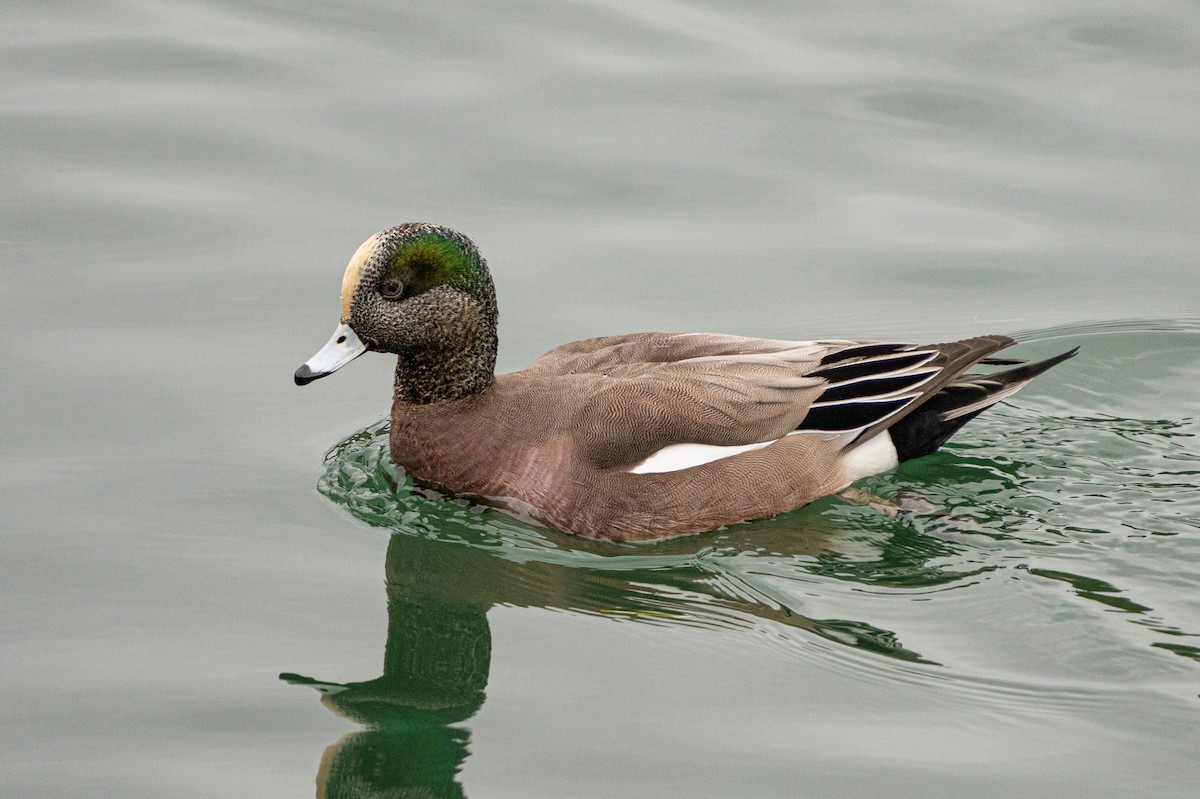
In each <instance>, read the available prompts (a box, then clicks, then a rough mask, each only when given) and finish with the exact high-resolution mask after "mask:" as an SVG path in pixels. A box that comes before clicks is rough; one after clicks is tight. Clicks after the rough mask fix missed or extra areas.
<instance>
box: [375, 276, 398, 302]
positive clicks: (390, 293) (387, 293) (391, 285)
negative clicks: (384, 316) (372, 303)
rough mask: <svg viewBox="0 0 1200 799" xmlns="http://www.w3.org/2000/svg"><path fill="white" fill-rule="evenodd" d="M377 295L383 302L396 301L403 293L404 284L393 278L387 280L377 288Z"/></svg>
mask: <svg viewBox="0 0 1200 799" xmlns="http://www.w3.org/2000/svg"><path fill="white" fill-rule="evenodd" d="M379 293H380V294H381V295H382V296H383V298H384V299H385V300H398V299H400V295H401V294H403V293H404V284H403V283H401V282H400V281H399V280H396V279H395V278H389V279H387V280H385V281H383V285H382V286H380V287H379Z"/></svg>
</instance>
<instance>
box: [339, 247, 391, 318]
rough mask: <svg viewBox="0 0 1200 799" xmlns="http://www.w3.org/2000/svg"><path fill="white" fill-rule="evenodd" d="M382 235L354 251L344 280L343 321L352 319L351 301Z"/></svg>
mask: <svg viewBox="0 0 1200 799" xmlns="http://www.w3.org/2000/svg"><path fill="white" fill-rule="evenodd" d="M381 236H382V234H381V233H376V234H375V235H374V236H372V237H371V238H369V239H367V240H366V241H364V242H363V243H362V244H360V245H359V247H358V249H357V250H355V251H354V255H352V256H351V257H350V263H348V264H347V265H346V274H345V276H344V277H343V278H342V321H343V322H346V321H349V319H350V300H351V299H352V298H353V297H354V290H355V289H356V288H358V281H359V280H360V279H361V278H362V270H363V265H364V264H366V262H367V259H368V258H370V257H371V254H372V253H374V252H375V246H376V245H377V244H379V239H380V237H381Z"/></svg>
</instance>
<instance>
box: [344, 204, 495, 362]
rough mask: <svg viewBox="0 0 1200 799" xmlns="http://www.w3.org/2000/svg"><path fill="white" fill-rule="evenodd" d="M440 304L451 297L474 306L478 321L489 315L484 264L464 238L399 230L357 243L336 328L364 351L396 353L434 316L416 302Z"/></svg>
mask: <svg viewBox="0 0 1200 799" xmlns="http://www.w3.org/2000/svg"><path fill="white" fill-rule="evenodd" d="M435 290H436V293H437V296H438V297H439V298H442V300H443V303H442V304H453V300H452V297H453V295H455V294H458V295H463V299H467V300H474V301H475V302H477V303H479V305H480V311H481V312H482V313H483V315H484V316H489V315H490V316H493V317H494V315H495V312H496V311H495V302H496V301H495V296H494V293H493V291H492V285H491V277H490V276H489V275H488V271H487V264H486V263H485V262H484V260H483V258H482V257H481V256H480V255H479V251H478V250H477V249H476V248H475V245H474V244H473V243H472V242H471V240H470V239H468V238H467V237H466V236H463V235H462V234H461V233H457V232H455V231H453V230H450V229H448V228H444V227H437V226H435V225H427V224H420V223H417V224H408V225H400V226H397V227H394V228H390V229H388V230H384V231H381V232H379V233H376V234H375V235H374V236H372V237H371V238H369V239H367V240H366V241H365V242H363V244H362V246H361V247H359V248H358V250H357V251H356V252H355V253H354V256H353V257H352V258H351V259H350V263H349V264H348V265H347V267H346V274H345V277H344V278H343V280H342V322H343V323H345V324H348V325H349V326H350V327H351V328H353V330H354V332H355V333H357V334H358V336H359V337H360V338H362V340H363V341H364V342H366V343H367V345H368V347H370V348H371V349H374V350H379V351H383V352H401V351H403V350H404V349H405V348H406V345H407V344H410V343H412V341H411V336H409V335H406V334H407V333H416V332H418V331H419V330H420V329H422V328H425V327H427V322H429V321H433V320H428V319H417V318H415V317H414V314H416V313H418V312H419V313H421V314H422V315H424V316H428V315H429V314H430V313H431V312H436V310H437V309H436V308H431V307H430V306H431V303H430V302H421V303H414V302H412V301H413V300H415V299H416V298H419V297H422V296H423V295H425V294H427V293H429V292H434V291H435Z"/></svg>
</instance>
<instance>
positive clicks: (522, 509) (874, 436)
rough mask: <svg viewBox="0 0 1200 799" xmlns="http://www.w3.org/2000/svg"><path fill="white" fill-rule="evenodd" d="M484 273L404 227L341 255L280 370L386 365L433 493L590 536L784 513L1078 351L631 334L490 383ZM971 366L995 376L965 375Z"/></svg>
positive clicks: (884, 463) (455, 238)
mask: <svg viewBox="0 0 1200 799" xmlns="http://www.w3.org/2000/svg"><path fill="white" fill-rule="evenodd" d="M497 318H498V310H497V305H496V294H495V289H494V286H493V283H492V277H491V273H490V271H489V269H488V265H487V262H486V261H485V260H484V258H483V256H482V255H481V254H480V252H479V249H478V248H477V247H476V246H475V244H474V242H472V241H471V240H470V239H469V238H467V237H466V236H464V235H463V234H461V233H459V232H457V231H455V230H451V229H450V228H447V227H443V226H439V225H434V224H428V223H408V224H402V225H398V226H396V227H392V228H388V229H387V230H383V231H380V232H379V233H376V234H375V235H373V236H371V237H370V238H369V239H367V240H366V241H365V242H363V244H362V245H361V246H360V247H359V248H358V249H357V250H356V251H355V253H354V255H353V256H352V257H351V258H350V262H349V264H348V265H347V266H346V270H345V273H344V275H343V278H342V289H341V318H340V322H339V324H338V325H337V328H336V329H335V330H334V333H333V335H332V337H331V338H330V339H329V341H328V343H326V344H325V346H324V347H322V348H321V349H320V350H319V351H318V352H317V353H316V355H314V356H313V357H312V358H310V359H309V360H308V361H306V362H305V363H304V364H303V365H301V366H300V368H299V369H297V370H296V373H295V382H296V384H297V385H306V384H308V383H311V382H312V381H314V380H317V379H318V378H322V377H326V376H328V375H330V374H333V373H334V372H335V371H337V370H338V369H340V368H342V367H343V366H345V365H346V364H348V363H349V362H350V361H352V360H354V359H355V358H357V357H359V356H360V355H362V354H363V353H365V352H368V351H370V352H379V353H390V354H392V355H394V356H396V370H395V383H394V387H393V396H392V408H391V429H390V433H389V449H390V453H391V457H392V460H393V461H394V462H395V465H396V466H397V468H398V469H400V470H402V471H403V472H404V473H407V474H409V475H411V476H412V477H413V479H414V481H416V482H417V483H419V484H421V485H423V486H426V487H429V488H432V489H434V490H436V491H438V492H441V493H444V494H448V495H452V496H457V497H467V498H471V499H473V500H476V501H478V502H481V503H483V504H485V505H489V506H497V507H500V508H503V509H506V510H507V511H509V512H511V513H513V514H516V515H518V516H520V517H523V518H528V519H532V520H534V521H537V522H541V523H544V524H548V525H550V526H552V527H555V528H557V529H559V530H561V531H564V532H567V533H572V534H575V535H579V536H585V537H588V538H594V539H603V540H609V541H652V540H657V539H665V538H673V537H676V536H683V535H691V534H696V533H701V532H705V531H710V530H714V529H718V528H723V527H727V526H729V525H732V524H735V523H738V522H742V521H746V520H752V519H762V518H767V517H771V516H775V515H777V514H780V513H784V512H787V511H791V510H795V509H797V508H800V507H802V506H804V505H806V504H808V503H810V502H813V501H814V500H817V499H820V498H821V497H825V496H828V495H831V494H837V493H839V492H841V491H843V490H845V489H848V488H849V487H850V486H851V484H853V483H854V482H856V481H858V480H860V479H862V478H864V477H867V476H869V475H873V474H878V473H881V472H884V471H887V470H890V469H892V468H894V467H896V466H897V465H898V464H900V463H902V462H904V461H908V460H912V459H914V458H920V457H923V456H926V455H928V454H930V453H932V452H934V451H935V450H937V449H938V448H939V447H941V446H942V445H943V444H944V443H945V442H946V441H947V440H948V439H949V438H950V437H951V436H952V435H953V434H955V433H956V432H957V431H958V430H959V429H960V428H961V427H962V426H963V425H964V424H966V423H967V422H968V421H970V420H971V419H973V418H974V417H976V416H977V415H979V414H980V413H981V412H983V411H984V410H986V409H988V408H990V407H991V406H993V405H995V404H996V403H997V402H1000V401H1001V400H1004V399H1006V398H1008V397H1010V396H1011V395H1012V394H1013V393H1015V392H1016V391H1018V390H1019V389H1021V388H1022V387H1023V386H1025V385H1026V384H1028V383H1029V381H1031V380H1033V379H1034V378H1035V377H1037V376H1038V375H1040V374H1042V373H1043V372H1045V371H1046V370H1047V369H1049V368H1051V367H1053V366H1055V365H1057V364H1059V363H1062V362H1063V361H1065V360H1067V359H1068V358H1071V357H1073V356H1074V355H1075V354H1076V352H1078V348H1075V349H1072V350H1068V351H1066V352H1063V353H1060V354H1058V355H1055V356H1053V357H1050V358H1047V359H1045V360H1041V361H1035V362H1029V361H1024V360H1019V359H1012V358H1007V357H1000V356H996V355H995V353H996V352H998V351H1000V350H1003V349H1005V348H1006V347H1009V346H1011V345H1013V344H1015V343H1016V342H1015V341H1014V339H1012V338H1010V337H1008V336H1004V335H982V336H976V337H973V338H967V339H962V340H959V341H951V342H947V343H942V344H926V345H917V344H909V343H904V342H893V341H874V340H871V341H866V340H814V341H792V340H779V339H764V338H751V337H746V336H736V335H725V334H718V333H663V332H651V333H634V334H628V335H614V336H605V337H601V338H590V339H584V340H582V341H575V342H571V343H569V344H564V345H562V346H560V347H557V348H555V349H552V350H550V351H549V352H547V353H546V354H544V355H542V356H540V357H539V358H537V359H536V360H534V361H533V362H532V363H531V364H530V365H529V366H528V367H526V368H525V369H523V370H521V371H517V372H511V373H507V374H499V375H497V374H496V372H495V366H496V352H497V343H498V339H497V327H496V325H497ZM977 366H991V367H1004V368H1002V369H993V370H990V371H984V372H976V371H970V370H972V369H973V368H974V367H977Z"/></svg>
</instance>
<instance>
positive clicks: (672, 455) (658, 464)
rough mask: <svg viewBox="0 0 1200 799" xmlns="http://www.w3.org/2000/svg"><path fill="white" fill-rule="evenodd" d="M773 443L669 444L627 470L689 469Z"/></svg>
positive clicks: (652, 471) (640, 472)
mask: <svg viewBox="0 0 1200 799" xmlns="http://www.w3.org/2000/svg"><path fill="white" fill-rule="evenodd" d="M788 435H795V433H788ZM774 443H775V441H760V442H759V443H757V444H738V445H734V446H730V447H719V446H716V445H715V444H671V445H670V446H668V447H663V448H662V449H660V450H659V451H658V452H655V453H654V454H653V455H651V456H650V457H649V458H646V460H644V461H642V462H641V463H639V464H637V465H636V466H634V467H633V468H631V469H628V470H627V471H628V472H629V473H630V474H654V473H658V472H677V471H679V470H681V469H690V468H692V467H693V466H702V465H704V464H706V463H712V462H713V461H719V460H721V459H722V458H731V457H733V456H734V455H740V454H742V453H743V452H753V451H754V450H756V449H762V448H763V447H769V446H771V445H772V444H774Z"/></svg>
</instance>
